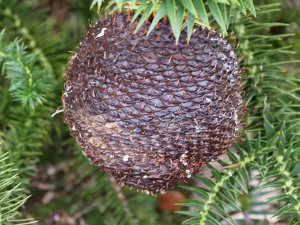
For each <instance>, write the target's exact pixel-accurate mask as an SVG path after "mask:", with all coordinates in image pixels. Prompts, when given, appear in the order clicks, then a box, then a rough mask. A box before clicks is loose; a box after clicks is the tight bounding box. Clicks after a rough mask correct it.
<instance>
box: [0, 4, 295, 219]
mask: <svg viewBox="0 0 300 225" xmlns="http://www.w3.org/2000/svg"><path fill="white" fill-rule="evenodd" d="M94 2H96V3H97V2H99V1H94ZM221 2H222V1H221ZM91 3H92V1H84V0H69V1H67V0H42V1H38V0H26V1H17V0H12V1H7V0H0V29H1V30H5V31H2V33H1V38H0V68H1V70H0V71H1V76H0V224H1V225H2V224H30V223H34V222H35V220H38V221H39V222H38V224H41V225H46V224H66V225H67V224H80V225H82V224H88V225H102V224H107V225H114V224H130V225H131V224H145V225H148V224H149V225H150V224H151V225H160V224H161V225H167V224H180V223H181V222H183V221H186V220H187V219H188V221H187V223H192V224H220V223H221V222H220V221H222V224H299V223H300V202H299V199H300V190H299V183H300V182H299V180H300V178H299V172H300V164H299V159H300V153H299V148H300V146H299V136H298V135H299V128H298V127H299V106H300V104H299V100H300V93H299V76H298V74H299V72H298V71H299V68H300V66H299V63H298V61H296V60H295V59H297V58H298V59H299V56H300V43H299V41H298V40H299V38H300V29H299V26H300V15H299V14H300V5H299V2H298V1H297V0H295V1H293V0H289V1H282V2H281V1H279V0H264V1H254V3H255V5H256V7H257V17H256V18H253V17H252V16H244V15H241V14H239V13H238V12H236V13H234V12H232V15H233V16H232V20H231V21H232V22H231V26H230V27H229V30H231V31H232V32H233V33H234V34H235V35H236V36H237V40H238V42H237V43H239V46H240V47H239V48H238V52H239V54H240V56H241V58H243V59H242V63H243V65H244V67H245V74H244V75H243V76H244V77H245V79H244V83H245V84H244V88H245V97H244V99H245V102H246V104H247V109H248V116H247V119H246V120H245V132H244V133H242V134H241V135H240V136H241V138H240V140H239V141H238V144H237V145H236V147H235V148H232V150H231V152H232V154H230V153H228V156H229V159H228V157H227V158H226V156H224V158H223V161H220V162H219V163H215V164H213V166H211V167H210V168H205V169H204V174H203V176H199V177H198V178H197V179H195V180H193V181H191V183H190V184H188V185H186V186H185V187H183V188H179V190H180V191H181V192H182V193H184V194H185V195H186V197H187V199H188V200H187V201H186V203H185V205H186V207H185V208H183V211H181V212H180V214H174V213H168V212H163V211H160V210H159V209H158V206H159V204H160V202H159V200H158V199H157V198H155V197H152V196H149V195H144V194H139V193H137V192H136V191H130V190H128V189H126V188H123V189H122V191H120V188H119V187H118V186H117V185H116V184H115V183H114V182H113V181H111V179H110V178H109V177H108V176H107V175H105V174H103V173H101V172H99V171H98V170H97V169H96V168H94V167H92V166H90V165H89V164H88V162H87V160H86V159H85V158H84V157H83V156H82V154H81V150H80V148H79V147H78V145H77V144H76V143H75V141H74V140H73V138H70V136H69V134H68V131H67V129H66V127H65V125H64V123H63V115H62V113H57V114H56V115H55V116H53V117H52V116H51V115H52V114H53V113H55V111H56V109H57V108H58V107H61V105H62V103H61V93H62V89H63V82H64V81H63V73H64V70H65V68H66V65H67V62H68V59H69V58H70V57H71V55H72V51H74V50H75V48H76V46H78V43H79V41H80V39H81V38H82V37H83V35H84V32H85V30H87V29H88V27H89V23H93V22H95V21H96V20H97V13H96V7H94V8H93V9H92V10H91V9H90V6H91ZM274 3H282V4H281V5H273V4H274ZM264 4H272V5H269V6H264V7H260V6H259V5H264ZM95 6H96V5H95ZM275 8H279V9H281V11H280V10H279V11H278V10H274V9H275ZM264 11H265V13H260V12H264ZM89 21H90V22H89ZM253 21H256V22H253ZM257 22H258V24H257ZM282 23H287V24H290V26H286V25H284V24H282ZM216 27H218V23H216ZM290 33H293V34H294V36H291V35H289V34H290ZM291 45H292V46H293V47H292V48H289V46H291ZM25 46H26V47H25ZM291 51H295V54H291ZM287 61H292V62H293V63H287ZM236 152H238V153H239V154H238V155H239V157H238V156H237V155H236ZM228 163H229V164H231V165H229V164H228ZM220 164H221V167H223V170H221V169H220V171H221V172H219V171H218V170H216V169H214V168H221V167H220ZM224 168H225V169H224ZM207 178H209V179H207ZM29 196H30V197H29ZM24 203H25V204H24ZM276 213H277V215H278V217H275V218H273V217H272V215H274V214H276ZM31 218H34V219H31ZM215 218H217V219H215Z"/></svg>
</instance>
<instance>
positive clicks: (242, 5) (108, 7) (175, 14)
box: [91, 0, 256, 42]
mask: <svg viewBox="0 0 300 225" xmlns="http://www.w3.org/2000/svg"><path fill="white" fill-rule="evenodd" d="M94 6H97V8H98V11H101V12H104V13H113V12H116V11H123V10H125V11H127V12H128V13H130V11H133V17H132V19H131V21H132V22H135V21H136V20H137V18H140V19H139V20H138V21H137V27H136V31H137V30H138V29H139V28H141V26H142V25H143V24H144V23H145V22H146V21H148V20H149V19H150V20H151V23H150V26H149V28H148V32H147V34H148V35H149V34H150V33H151V32H152V31H153V29H154V28H155V26H156V25H157V24H158V22H159V21H160V20H161V19H162V18H164V17H166V18H168V20H169V22H170V24H171V27H172V31H173V34H174V36H175V38H176V42H178V40H179V37H180V33H181V30H182V29H183V28H184V27H187V30H188V35H187V40H189V39H190V37H191V35H192V33H193V27H194V26H195V25H196V24H197V25H201V26H204V27H206V28H211V27H212V26H213V24H214V23H215V24H217V25H218V27H219V28H220V31H221V32H222V33H223V34H227V31H228V27H229V24H230V18H231V13H232V10H237V9H238V10H239V11H240V12H242V13H243V14H247V13H250V14H252V15H255V14H256V12H255V7H254V5H253V0H246V1H244V0H163V1H162V0H112V1H105V0H93V2H92V4H91V7H94Z"/></svg>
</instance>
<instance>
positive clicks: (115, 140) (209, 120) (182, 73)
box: [63, 14, 243, 193]
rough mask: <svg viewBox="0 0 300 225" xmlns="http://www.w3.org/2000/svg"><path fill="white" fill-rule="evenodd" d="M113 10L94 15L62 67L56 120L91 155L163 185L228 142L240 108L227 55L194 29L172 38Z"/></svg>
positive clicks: (138, 182) (232, 58) (126, 177)
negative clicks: (138, 25)
mask: <svg viewBox="0 0 300 225" xmlns="http://www.w3.org/2000/svg"><path fill="white" fill-rule="evenodd" d="M134 29H135V25H134V24H131V23H130V22H128V21H127V17H126V16H125V15H122V14H118V15H113V16H109V17H108V18H106V19H104V20H100V21H98V23H97V24H96V25H95V26H93V27H92V28H91V29H90V30H89V31H88V32H87V34H86V37H85V38H84V40H83V41H82V43H81V45H80V47H79V48H78V50H77V52H76V54H75V55H74V56H73V57H72V59H71V62H70V64H69V69H68V71H67V73H66V83H65V90H64V94H63V102H64V112H65V117H66V123H67V125H68V126H69V128H70V132H71V134H72V135H73V136H74V137H75V138H76V140H77V142H78V143H79V144H80V145H81V147H82V149H83V152H84V154H85V155H86V156H87V157H88V158H89V160H90V161H91V163H92V164H94V165H97V166H99V167H100V168H102V169H104V170H105V171H107V172H108V173H110V174H112V175H113V176H114V177H115V178H116V179H117V180H118V181H119V182H121V183H124V184H126V185H129V186H134V187H137V188H140V189H143V190H147V191H150V192H152V193H157V192H162V191H164V190H167V189H170V188H171V187H173V186H174V185H175V184H176V183H177V182H178V181H179V180H181V179H182V180H185V179H187V178H189V177H191V176H192V174H194V173H197V172H199V169H200V168H201V167H202V166H203V165H205V164H206V163H207V162H208V161H211V160H213V159H215V158H216V157H217V156H218V155H220V154H222V153H223V152H224V151H225V150H226V148H227V147H228V146H229V145H230V144H231V143H232V142H233V139H234V137H235V134H236V131H237V130H238V127H239V123H240V119H241V114H242V108H243V106H242V98H241V85H240V68H239V65H238V60H237V57H236V54H235V52H234V50H233V49H232V47H231V46H230V45H229V44H228V43H227V41H226V40H225V39H223V38H222V37H220V36H219V34H217V33H215V32H210V31H208V30H206V29H201V28H196V29H195V31H194V33H193V35H192V38H191V40H190V42H189V44H187V43H186V41H185V39H186V35H185V34H184V33H183V34H182V35H181V38H180V41H179V44H178V45H177V46H176V45H175V40H174V38H173V36H172V31H171V28H170V25H168V24H164V23H160V24H159V28H158V29H156V30H155V31H154V32H152V33H151V34H150V35H149V36H148V37H146V36H145V34H144V32H143V29H144V28H142V29H140V31H138V32H137V33H134V32H133V31H134Z"/></svg>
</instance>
